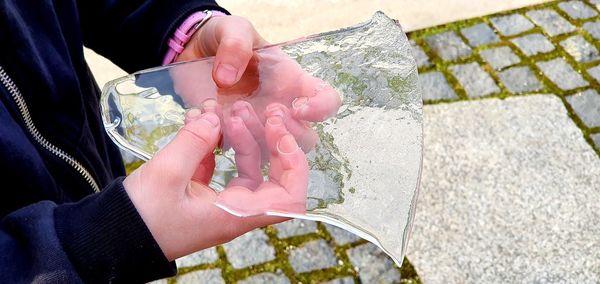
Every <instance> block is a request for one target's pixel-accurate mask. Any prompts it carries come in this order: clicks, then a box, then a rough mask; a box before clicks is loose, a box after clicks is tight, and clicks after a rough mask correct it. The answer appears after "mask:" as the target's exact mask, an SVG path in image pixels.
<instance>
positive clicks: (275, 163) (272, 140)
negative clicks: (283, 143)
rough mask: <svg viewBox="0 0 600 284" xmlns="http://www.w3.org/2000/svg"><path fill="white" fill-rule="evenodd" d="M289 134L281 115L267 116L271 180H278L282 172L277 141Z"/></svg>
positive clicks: (266, 129)
mask: <svg viewBox="0 0 600 284" xmlns="http://www.w3.org/2000/svg"><path fill="white" fill-rule="evenodd" d="M289 134H290V133H289V132H288V131H287V129H286V128H285V125H284V124H283V120H282V118H281V116H278V115H272V116H269V117H267V122H266V127H265V137H266V141H267V149H268V151H269V179H270V180H271V181H274V182H277V181H278V177H279V173H280V172H281V161H280V160H279V159H278V158H277V155H278V150H277V143H278V141H279V140H280V139H281V137H283V136H285V135H289Z"/></svg>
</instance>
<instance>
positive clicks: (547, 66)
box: [536, 58, 588, 90]
mask: <svg viewBox="0 0 600 284" xmlns="http://www.w3.org/2000/svg"><path fill="white" fill-rule="evenodd" d="M536 64H537V66H538V67H539V68H540V69H541V70H542V72H543V73H544V75H546V77H548V79H550V81H552V82H553V83H554V84H556V85H557V86H558V87H559V88H561V89H562V90H572V89H575V88H579V87H585V86H587V85H588V83H587V82H586V81H585V80H584V79H583V77H581V75H580V74H579V73H577V72H575V70H573V67H571V65H569V64H568V63H567V62H566V61H565V60H564V59H562V58H556V59H552V60H549V61H543V62H538V63H536Z"/></svg>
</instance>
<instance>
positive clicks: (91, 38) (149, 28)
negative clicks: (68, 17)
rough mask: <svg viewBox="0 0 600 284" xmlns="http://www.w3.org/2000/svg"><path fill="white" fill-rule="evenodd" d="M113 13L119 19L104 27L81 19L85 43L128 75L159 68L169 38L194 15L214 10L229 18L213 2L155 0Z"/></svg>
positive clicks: (205, 0)
mask: <svg viewBox="0 0 600 284" xmlns="http://www.w3.org/2000/svg"><path fill="white" fill-rule="evenodd" d="M123 2H127V1H123ZM114 10H115V11H114V12H113V13H114V14H115V15H118V17H117V18H116V19H114V20H113V21H114V22H113V21H111V20H108V23H107V24H106V25H105V23H104V22H105V21H99V23H97V22H93V21H90V19H87V18H86V19H87V20H86V19H82V22H83V27H84V31H86V33H84V42H85V43H86V45H88V46H89V47H91V48H92V49H94V50H95V51H96V52H98V53H100V54H102V55H104V56H106V57H107V58H109V59H110V60H111V61H113V62H114V63H115V64H117V65H119V67H121V68H123V69H124V70H125V71H127V72H128V73H132V72H135V71H139V70H141V69H146V68H150V67H155V66H160V65H161V63H162V60H163V58H164V56H165V55H166V51H167V47H168V45H167V44H168V40H169V38H171V37H172V36H173V34H174V33H175V30H176V29H177V28H178V27H179V26H180V25H181V24H182V23H183V21H185V19H186V18H187V17H189V16H190V15H192V14H193V13H195V12H198V11H204V10H213V11H221V12H224V13H226V14H229V12H227V10H225V9H223V8H221V7H219V5H217V3H216V2H215V1H214V0H155V1H147V4H145V5H142V6H140V7H138V9H137V10H135V11H127V12H123V11H121V10H120V9H119V7H117V8H114ZM122 10H125V8H122ZM91 13H93V12H89V13H87V14H91ZM122 13H125V14H128V15H127V16H123V15H122Z"/></svg>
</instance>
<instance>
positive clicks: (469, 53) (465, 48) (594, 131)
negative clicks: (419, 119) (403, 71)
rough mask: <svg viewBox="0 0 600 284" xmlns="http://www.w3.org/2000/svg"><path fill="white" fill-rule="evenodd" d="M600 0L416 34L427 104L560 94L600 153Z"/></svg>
mask: <svg viewBox="0 0 600 284" xmlns="http://www.w3.org/2000/svg"><path fill="white" fill-rule="evenodd" d="M599 8H600V1H598V0H588V1H579V0H573V1H554V2H550V3H546V4H541V5H537V6H532V7H527V8H523V9H519V10H515V11H509V12H503V13H500V14H496V15H490V16H486V17H481V18H475V19H470V20H465V21H461V22H456V23H451V24H447V25H443V26H439V27H434V28H430V29H425V30H421V31H415V32H413V33H411V34H409V38H410V39H411V40H412V43H413V47H414V56H415V59H416V61H417V64H418V66H419V74H420V80H421V85H422V87H423V90H424V100H425V104H426V105H428V104H429V105H433V104H439V103H450V102H455V101H465V100H475V99H480V98H482V97H497V98H506V97H510V96H519V95H526V94H530V93H542V94H544V93H545V94H556V95H558V96H559V97H560V99H561V100H562V101H563V103H564V104H565V107H566V108H567V110H568V112H569V114H570V116H571V118H572V119H573V121H574V122H575V123H576V124H577V126H578V127H579V128H580V129H581V131H582V132H583V135H584V137H585V139H586V141H588V143H590V145H592V146H593V147H594V148H595V150H596V151H597V153H599V154H600V143H598V142H599V140H600V95H598V93H597V91H596V90H598V88H599V87H600V64H599V63H600V61H599V60H600V54H599V51H598V50H599V48H600V13H599V11H598V9H599Z"/></svg>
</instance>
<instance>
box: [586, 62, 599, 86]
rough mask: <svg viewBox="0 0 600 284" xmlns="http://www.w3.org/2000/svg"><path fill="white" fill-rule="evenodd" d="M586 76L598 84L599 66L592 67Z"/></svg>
mask: <svg viewBox="0 0 600 284" xmlns="http://www.w3.org/2000/svg"><path fill="white" fill-rule="evenodd" d="M587 72H588V74H590V75H591V76H592V77H593V78H594V79H595V80H596V81H597V82H598V83H600V65H598V66H595V67H592V68H590V69H588V70H587Z"/></svg>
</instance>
